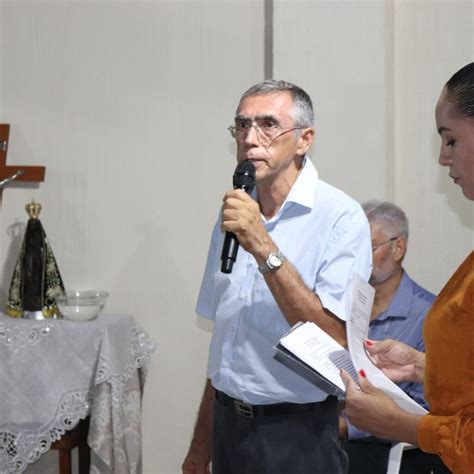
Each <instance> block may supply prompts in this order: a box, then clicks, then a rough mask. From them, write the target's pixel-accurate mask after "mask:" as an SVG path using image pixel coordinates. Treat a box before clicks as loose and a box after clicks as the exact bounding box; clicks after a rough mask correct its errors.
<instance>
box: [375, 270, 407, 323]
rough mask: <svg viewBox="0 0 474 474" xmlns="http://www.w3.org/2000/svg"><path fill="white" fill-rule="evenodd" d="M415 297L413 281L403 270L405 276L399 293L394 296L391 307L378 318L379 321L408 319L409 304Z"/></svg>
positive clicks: (399, 287)
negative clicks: (391, 318)
mask: <svg viewBox="0 0 474 474" xmlns="http://www.w3.org/2000/svg"><path fill="white" fill-rule="evenodd" d="M412 297H413V281H412V280H411V278H410V277H409V276H408V275H407V272H406V271H405V270H403V276H402V279H401V280H400V284H399V285H398V288H397V291H396V292H395V294H394V295H393V298H392V301H391V302H390V305H389V307H388V308H387V309H386V310H385V311H384V312H383V313H380V314H379V315H378V316H377V318H376V319H377V320H379V321H380V320H383V319H386V318H390V317H397V318H407V317H408V311H409V308H410V305H409V304H408V303H409V302H410V301H411V299H412Z"/></svg>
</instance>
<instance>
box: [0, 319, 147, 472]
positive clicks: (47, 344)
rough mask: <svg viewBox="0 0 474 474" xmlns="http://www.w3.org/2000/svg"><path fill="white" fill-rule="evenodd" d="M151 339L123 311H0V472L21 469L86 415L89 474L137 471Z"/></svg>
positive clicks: (138, 470) (139, 469) (139, 463)
mask: <svg viewBox="0 0 474 474" xmlns="http://www.w3.org/2000/svg"><path fill="white" fill-rule="evenodd" d="M154 349H155V344H154V342H153V341H152V340H151V339H150V338H149V337H148V336H147V334H146V333H145V331H144V330H143V329H141V328H140V327H139V326H138V325H137V324H136V322H135V320H134V319H133V318H132V317H130V316H125V315H100V316H99V317H98V318H97V319H95V320H94V321H85V322H74V321H66V320H45V321H34V320H25V319H14V318H10V317H8V316H5V315H3V314H2V313H0V474H10V473H20V472H23V471H24V470H25V469H26V468H27V466H28V464H29V463H33V462H35V461H36V460H37V459H38V458H39V457H40V456H41V455H42V454H43V453H44V452H46V451H48V450H49V449H50V447H51V443H53V442H54V441H56V440H57V439H59V438H60V437H61V436H62V435H63V434H64V432H65V431H66V430H71V429H72V428H74V427H75V426H76V425H77V424H78V423H79V421H80V420H81V419H82V418H85V417H86V416H87V415H90V429H89V435H88V444H89V446H90V447H91V470H90V472H91V474H98V473H100V474H104V473H114V474H122V473H123V474H134V473H137V474H138V473H140V472H141V429H140V413H141V395H142V391H143V384H144V381H145V377H146V369H147V366H148V362H149V359H150V356H151V353H152V352H153V350H154Z"/></svg>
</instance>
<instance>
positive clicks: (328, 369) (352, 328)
mask: <svg viewBox="0 0 474 474" xmlns="http://www.w3.org/2000/svg"><path fill="white" fill-rule="evenodd" d="M374 294H375V290H374V289H373V288H372V287H371V286H370V285H369V284H368V283H367V282H366V281H364V280H363V279H362V278H361V277H360V276H359V275H358V274H354V276H353V278H352V280H351V282H350V284H349V285H348V289H347V291H346V295H345V298H346V305H347V309H348V311H347V314H349V315H350V317H349V320H348V321H347V323H346V327H347V342H348V347H349V350H346V349H344V347H342V346H341V345H340V344H339V343H338V342H336V341H335V340H334V339H333V338H332V337H331V336H329V335H328V334H327V333H326V332H325V331H323V330H322V329H321V328H320V327H319V326H317V325H316V324H314V323H312V322H306V323H303V324H298V325H297V326H295V327H294V328H293V329H292V330H291V331H290V332H289V333H288V334H286V335H285V336H284V337H282V338H281V339H280V342H279V345H281V346H283V347H284V348H286V349H287V350H289V351H290V352H291V353H292V354H294V355H295V356H296V357H298V358H299V359H300V360H302V361H303V362H304V363H306V364H307V365H309V366H310V367H312V368H313V369H314V370H315V371H316V372H317V373H319V374H321V375H322V376H323V377H325V378H326V379H328V380H329V381H330V382H332V383H333V384H334V385H336V386H337V387H339V388H340V389H341V390H342V391H345V386H344V383H343V381H342V379H341V376H340V372H339V370H340V369H341V368H342V369H345V370H346V371H347V372H349V374H351V376H352V377H353V378H354V380H358V376H357V373H358V371H359V370H360V369H363V370H364V371H365V374H366V376H367V379H368V380H369V381H370V382H371V383H372V384H373V385H375V386H376V387H377V388H379V389H380V390H382V391H384V392H385V393H386V394H387V395H388V396H389V397H391V398H392V399H393V400H394V401H395V402H396V403H397V404H398V405H399V406H400V407H401V408H403V409H404V410H406V411H408V412H410V413H414V414H418V415H424V414H425V413H427V412H426V410H425V409H424V408H423V407H422V406H421V405H419V404H418V403H417V402H415V401H414V400H413V399H411V398H410V397H409V396H408V395H407V394H406V393H405V392H404V391H403V390H402V389H401V388H400V387H398V385H396V384H395V383H394V382H392V381H391V380H390V379H389V378H388V377H387V376H386V375H385V374H384V373H383V372H382V371H381V370H380V369H378V368H377V367H376V366H375V364H374V363H373V362H372V360H371V359H370V357H369V355H368V354H367V352H366V350H365V347H364V340H365V339H366V337H367V333H368V330H369V323H370V315H371V312H372V304H373V300H374Z"/></svg>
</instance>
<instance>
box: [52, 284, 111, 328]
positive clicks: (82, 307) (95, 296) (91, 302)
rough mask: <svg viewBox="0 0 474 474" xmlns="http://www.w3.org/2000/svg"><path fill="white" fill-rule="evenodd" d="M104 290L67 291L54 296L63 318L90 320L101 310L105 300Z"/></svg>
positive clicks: (106, 294) (105, 293)
mask: <svg viewBox="0 0 474 474" xmlns="http://www.w3.org/2000/svg"><path fill="white" fill-rule="evenodd" d="M107 296H108V293H107V292H105V291H95V290H85V291H67V292H66V294H64V295H62V296H58V297H57V298H56V304H57V306H58V310H59V312H60V314H61V316H63V317H64V318H65V319H70V320H72V321H90V320H92V319H95V318H96V317H97V316H98V315H99V313H100V312H101V311H102V309H103V308H104V305H105V301H106V300H107Z"/></svg>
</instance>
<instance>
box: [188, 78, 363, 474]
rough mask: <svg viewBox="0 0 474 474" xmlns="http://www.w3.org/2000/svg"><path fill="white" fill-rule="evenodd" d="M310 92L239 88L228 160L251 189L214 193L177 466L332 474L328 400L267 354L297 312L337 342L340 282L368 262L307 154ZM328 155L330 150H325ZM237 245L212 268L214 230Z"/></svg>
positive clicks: (358, 228) (354, 215)
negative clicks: (188, 421) (203, 353)
mask: <svg viewBox="0 0 474 474" xmlns="http://www.w3.org/2000/svg"><path fill="white" fill-rule="evenodd" d="M313 122H314V118H313V108H312V103H311V99H310V98H309V96H308V94H307V93H306V92H305V91H303V90H302V89H301V88H300V87H298V86H296V85H294V84H290V83H288V82H283V81H275V80H268V81H264V82H262V83H259V84H257V85H255V86H253V87H251V88H250V89H249V90H247V91H246V92H245V93H244V94H243V96H242V97H241V99H240V102H239V105H238V108H237V112H236V115H235V118H234V124H233V125H232V126H231V127H229V130H230V132H231V134H232V136H233V137H234V138H235V140H236V144H237V162H239V163H241V162H243V161H249V162H251V163H252V164H253V165H254V167H255V174H256V187H255V190H254V191H253V192H252V193H251V194H250V195H249V194H247V193H246V192H244V191H242V190H240V189H235V190H231V191H229V192H227V193H226V194H225V196H224V204H223V206H222V210H221V216H220V218H219V220H218V222H217V223H216V226H215V228H214V231H213V234H212V239H211V245H210V249H209V255H208V260H207V265H206V269H205V273H204V277H203V281H202V285H201V290H200V294H199V298H198V302H197V306H196V312H197V313H198V314H199V315H200V316H202V317H204V318H207V319H210V320H212V321H213V322H214V329H213V336H212V340H211V347H210V351H209V363H208V381H207V384H206V388H205V392H204V396H203V400H202V402H201V406H200V410H199V414H198V418H197V422H196V427H195V430H194V435H193V438H192V441H191V446H190V448H189V451H188V454H187V456H186V458H185V461H184V463H183V466H182V470H183V473H186V474H196V473H205V472H209V464H210V462H211V459H212V472H213V474H242V473H254V474H266V473H268V474H276V473H282V474H288V473H291V474H306V473H308V474H309V473H311V474H318V473H319V474H328V473H331V474H339V473H341V474H342V473H345V472H346V469H347V456H346V454H345V452H344V450H343V449H342V448H341V445H340V441H339V438H338V414H337V403H336V402H337V400H336V398H335V397H333V396H330V395H328V394H327V393H325V392H323V391H322V390H320V389H319V388H317V387H316V386H315V385H313V384H311V383H310V382H308V381H307V380H306V379H304V378H303V377H300V376H299V375H298V374H296V373H295V372H293V371H292V370H291V369H289V368H287V367H286V366H284V365H283V364H281V363H280V362H278V361H277V360H276V359H275V351H274V349H273V346H274V345H275V344H276V343H277V342H278V340H279V339H280V338H281V337H282V336H283V335H284V334H285V333H286V332H287V331H288V330H289V328H290V327H291V326H293V325H294V324H295V323H297V322H299V321H313V322H315V323H316V324H317V325H318V326H320V327H321V328H322V329H323V330H325V331H326V332H327V333H329V334H330V335H331V336H332V337H333V338H335V339H336V340H338V341H339V342H340V343H342V344H345V340H346V336H345V323H344V321H345V320H346V317H347V315H346V314H345V306H344V299H343V295H344V290H345V288H346V285H347V282H348V280H349V279H350V278H351V276H352V274H353V273H354V272H357V273H359V274H360V275H361V276H362V277H363V278H365V279H368V278H369V275H370V272H371V246H370V230H369V225H368V222H367V218H366V216H365V214H364V212H363V210H362V208H361V207H360V205H359V204H358V203H357V202H355V201H354V200H353V199H351V198H350V197H349V196H347V195H346V194H344V193H343V192H342V191H340V190H338V189H335V188H334V187H332V186H330V185H329V184H327V183H325V182H324V181H322V180H321V179H319V177H318V173H317V171H316V169H315V167H314V166H313V164H312V163H311V161H310V159H309V157H308V156H307V155H306V153H307V151H308V150H309V148H310V146H311V144H312V142H313V138H314V126H313ZM331 159H334V157H332V158H331ZM223 231H226V232H232V233H234V234H235V235H236V236H237V239H238V241H239V243H240V246H241V248H240V250H239V251H238V254H237V259H236V261H235V263H234V265H233V271H232V272H231V273H229V274H226V273H222V272H221V271H220V255H221V249H222V246H223V240H224V232H223Z"/></svg>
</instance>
